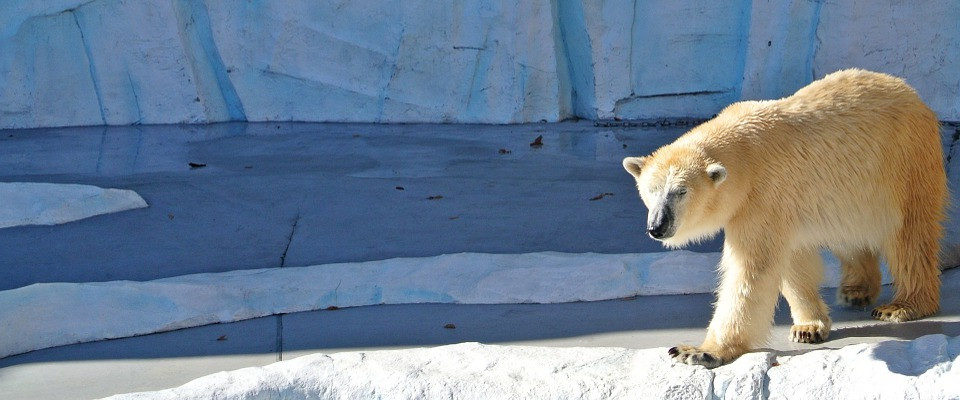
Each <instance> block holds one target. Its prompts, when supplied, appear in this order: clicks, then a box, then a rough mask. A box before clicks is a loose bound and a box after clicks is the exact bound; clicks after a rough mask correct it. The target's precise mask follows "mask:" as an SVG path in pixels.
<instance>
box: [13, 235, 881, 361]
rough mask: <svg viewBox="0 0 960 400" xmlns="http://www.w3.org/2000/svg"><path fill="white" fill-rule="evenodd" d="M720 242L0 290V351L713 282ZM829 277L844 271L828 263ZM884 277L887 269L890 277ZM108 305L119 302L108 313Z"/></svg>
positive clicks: (665, 290)
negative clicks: (318, 313)
mask: <svg viewBox="0 0 960 400" xmlns="http://www.w3.org/2000/svg"><path fill="white" fill-rule="evenodd" d="M719 259H720V255H719V254H718V253H694V252H690V251H683V250H681V251H669V252H658V253H642V254H596V253H583V254H570V253H554V252H543V253H525V254H484V253H458V254H445V255H440V256H435V257H423V258H394V259H389V260H380V261H368V262H353V263H341V264H326V265H314V266H310V267H299V268H265V269H253V270H238V271H230V272H223V273H208V274H195V275H184V276H178V277H172V278H164V279H158V280H154V281H148V282H131V281H113V282H95V283H37V284H33V285H29V286H25V287H21V288H17V289H12V290H4V291H0V326H2V327H11V329H0V358H2V357H6V356H9V355H13V354H20V353H25V352H28V351H32V350H38V349H43V348H48V347H54V346H61V345H66V344H73V343H81V342H90V341H94V340H101V339H112V338H121V337H129V336H136V335H144V334H148V333H154V332H163V331H170V330H174V329H181V328H189V327H193V326H200V325H207V324H213V323H220V322H232V321H239V320H244V319H250V318H257V317H262V316H267V315H273V314H279V313H292V312H300V311H312V310H320V309H324V308H327V307H329V306H336V307H355V306H366V305H377V304H411V303H459V304H514V303H563V302H572V301H597V300H609V299H616V298H623V297H630V296H638V295H639V296H648V295H663V294H688V293H709V292H712V291H713V290H714V288H715V287H716V278H717V273H716V271H715V269H716V265H717V262H718V261H719ZM828 265H829V267H828V268H827V279H826V282H825V284H826V285H828V286H835V285H836V282H837V280H838V277H837V265H836V262H835V260H832V261H830V262H828ZM884 282H889V279H887V278H886V277H885V278H884ZM104 310H110V312H109V313H104Z"/></svg>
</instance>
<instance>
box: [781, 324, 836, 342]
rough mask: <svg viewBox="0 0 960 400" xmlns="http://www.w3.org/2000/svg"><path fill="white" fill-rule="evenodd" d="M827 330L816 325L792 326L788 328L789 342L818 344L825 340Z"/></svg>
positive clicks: (827, 333)
mask: <svg viewBox="0 0 960 400" xmlns="http://www.w3.org/2000/svg"><path fill="white" fill-rule="evenodd" d="M829 334H830V330H829V328H825V327H824V326H823V325H818V324H804V325H794V326H792V327H790V341H792V342H797V343H820V342H823V341H824V340H827V336H828V335H829Z"/></svg>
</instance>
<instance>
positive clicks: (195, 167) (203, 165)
mask: <svg viewBox="0 0 960 400" xmlns="http://www.w3.org/2000/svg"><path fill="white" fill-rule="evenodd" d="M187 165H189V166H190V169H197V168H203V167H206V166H207V164H204V163H195V162H190V163H187Z"/></svg>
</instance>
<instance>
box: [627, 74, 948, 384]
mask: <svg viewBox="0 0 960 400" xmlns="http://www.w3.org/2000/svg"><path fill="white" fill-rule="evenodd" d="M623 165H624V168H626V169H627V171H628V172H630V173H631V174H632V175H633V176H634V178H635V179H636V182H637V188H638V190H639V192H640V196H641V198H642V199H643V201H644V203H645V204H646V205H647V207H648V209H649V210H650V213H649V215H648V220H647V227H646V228H647V232H648V233H649V234H650V235H651V236H652V237H654V238H655V239H658V240H661V241H662V242H663V243H664V244H665V245H666V246H669V247H679V246H682V245H684V244H686V243H689V242H691V241H697V240H700V239H703V238H705V237H709V236H711V235H715V234H716V233H718V232H719V231H721V230H723V231H724V234H725V242H724V246H723V258H722V261H721V265H720V271H721V274H722V277H721V283H720V287H719V289H718V295H717V302H716V309H715V312H714V316H713V320H712V321H711V323H710V326H709V328H708V331H707V337H706V340H704V342H703V343H702V344H701V345H700V346H696V347H694V346H678V347H675V348H673V349H671V350H670V353H671V355H673V356H674V357H675V358H676V359H678V360H680V361H682V362H686V363H688V364H700V365H706V366H708V367H714V366H718V365H720V364H723V363H725V362H729V361H730V360H732V359H734V358H736V357H738V356H740V355H741V354H743V353H744V352H746V351H749V350H750V349H751V348H754V347H755V346H756V345H758V344H760V343H761V342H762V341H763V340H764V339H765V338H766V336H767V334H768V332H769V328H770V326H771V324H772V319H773V313H774V308H775V306H776V303H777V298H778V294H782V295H783V296H784V297H785V298H786V299H787V302H788V303H789V305H790V311H791V315H792V317H793V324H794V325H793V328H792V330H791V339H792V340H794V341H797V342H810V343H812V342H819V341H822V340H825V339H826V338H827V336H828V334H829V331H830V317H829V315H828V308H827V306H826V304H825V303H824V301H823V300H822V299H821V298H820V294H819V291H818V289H819V285H820V282H821V279H822V275H823V264H822V260H821V258H820V256H819V251H820V249H821V248H827V249H829V250H830V251H832V252H833V253H834V254H836V256H837V257H838V258H839V259H840V260H841V261H842V265H843V281H842V285H841V287H840V288H839V289H838V300H839V301H840V302H842V303H845V304H848V305H851V306H861V307H862V306H866V305H869V304H871V303H873V302H874V301H875V300H876V297H877V295H878V294H879V292H880V271H879V260H880V259H881V257H882V258H884V259H886V260H887V262H888V264H889V266H890V270H891V274H892V275H893V278H894V283H895V285H896V293H895V295H894V297H893V299H892V301H891V302H890V303H889V304H886V305H882V306H879V307H877V308H876V309H874V311H873V315H874V317H876V318H878V319H881V320H886V321H897V322H899V321H907V320H912V319H917V318H922V317H925V316H928V315H931V314H933V313H935V312H937V310H938V308H939V289H940V278H939V274H940V270H939V268H938V262H937V254H938V252H939V239H940V237H941V234H942V227H941V222H942V220H943V219H944V209H945V206H946V202H947V198H948V195H947V185H946V176H945V173H944V166H943V154H942V150H941V145H940V134H939V123H938V121H937V117H936V115H935V114H934V113H933V112H932V111H931V110H930V108H928V107H927V106H926V105H925V104H924V103H923V101H921V99H920V97H919V96H918V95H917V93H916V92H915V91H914V90H913V89H912V88H910V86H908V85H907V84H906V83H905V82H904V81H903V80H901V79H899V78H896V77H893V76H890V75H886V74H881V73H875V72H868V71H863V70H857V69H851V70H844V71H839V72H836V73H833V74H830V75H828V76H826V77H824V78H823V79H821V80H818V81H815V82H813V83H811V84H810V85H808V86H806V87H804V88H802V89H800V90H799V91H797V92H796V93H795V94H794V95H792V96H789V97H786V98H782V99H779V100H769V101H745V102H740V103H735V104H732V105H730V106H729V107H727V108H726V109H724V110H723V111H722V112H720V113H719V114H718V115H717V116H716V117H715V118H713V119H712V120H710V121H707V122H705V123H703V124H702V125H700V126H697V127H695V128H693V129H692V130H691V131H689V132H688V133H686V134H684V135H683V136H681V137H680V138H679V139H677V140H676V141H675V142H674V143H672V144H669V145H667V146H664V147H662V148H660V149H659V150H657V151H656V152H654V153H653V154H652V155H649V156H647V157H629V158H626V159H624V161H623Z"/></svg>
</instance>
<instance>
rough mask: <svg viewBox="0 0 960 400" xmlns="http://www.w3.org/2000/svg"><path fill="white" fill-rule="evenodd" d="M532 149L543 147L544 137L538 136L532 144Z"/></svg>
mask: <svg viewBox="0 0 960 400" xmlns="http://www.w3.org/2000/svg"><path fill="white" fill-rule="evenodd" d="M530 147H537V148H539V147H543V135H540V136H537V138H536V139H533V142H531V143H530Z"/></svg>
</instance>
